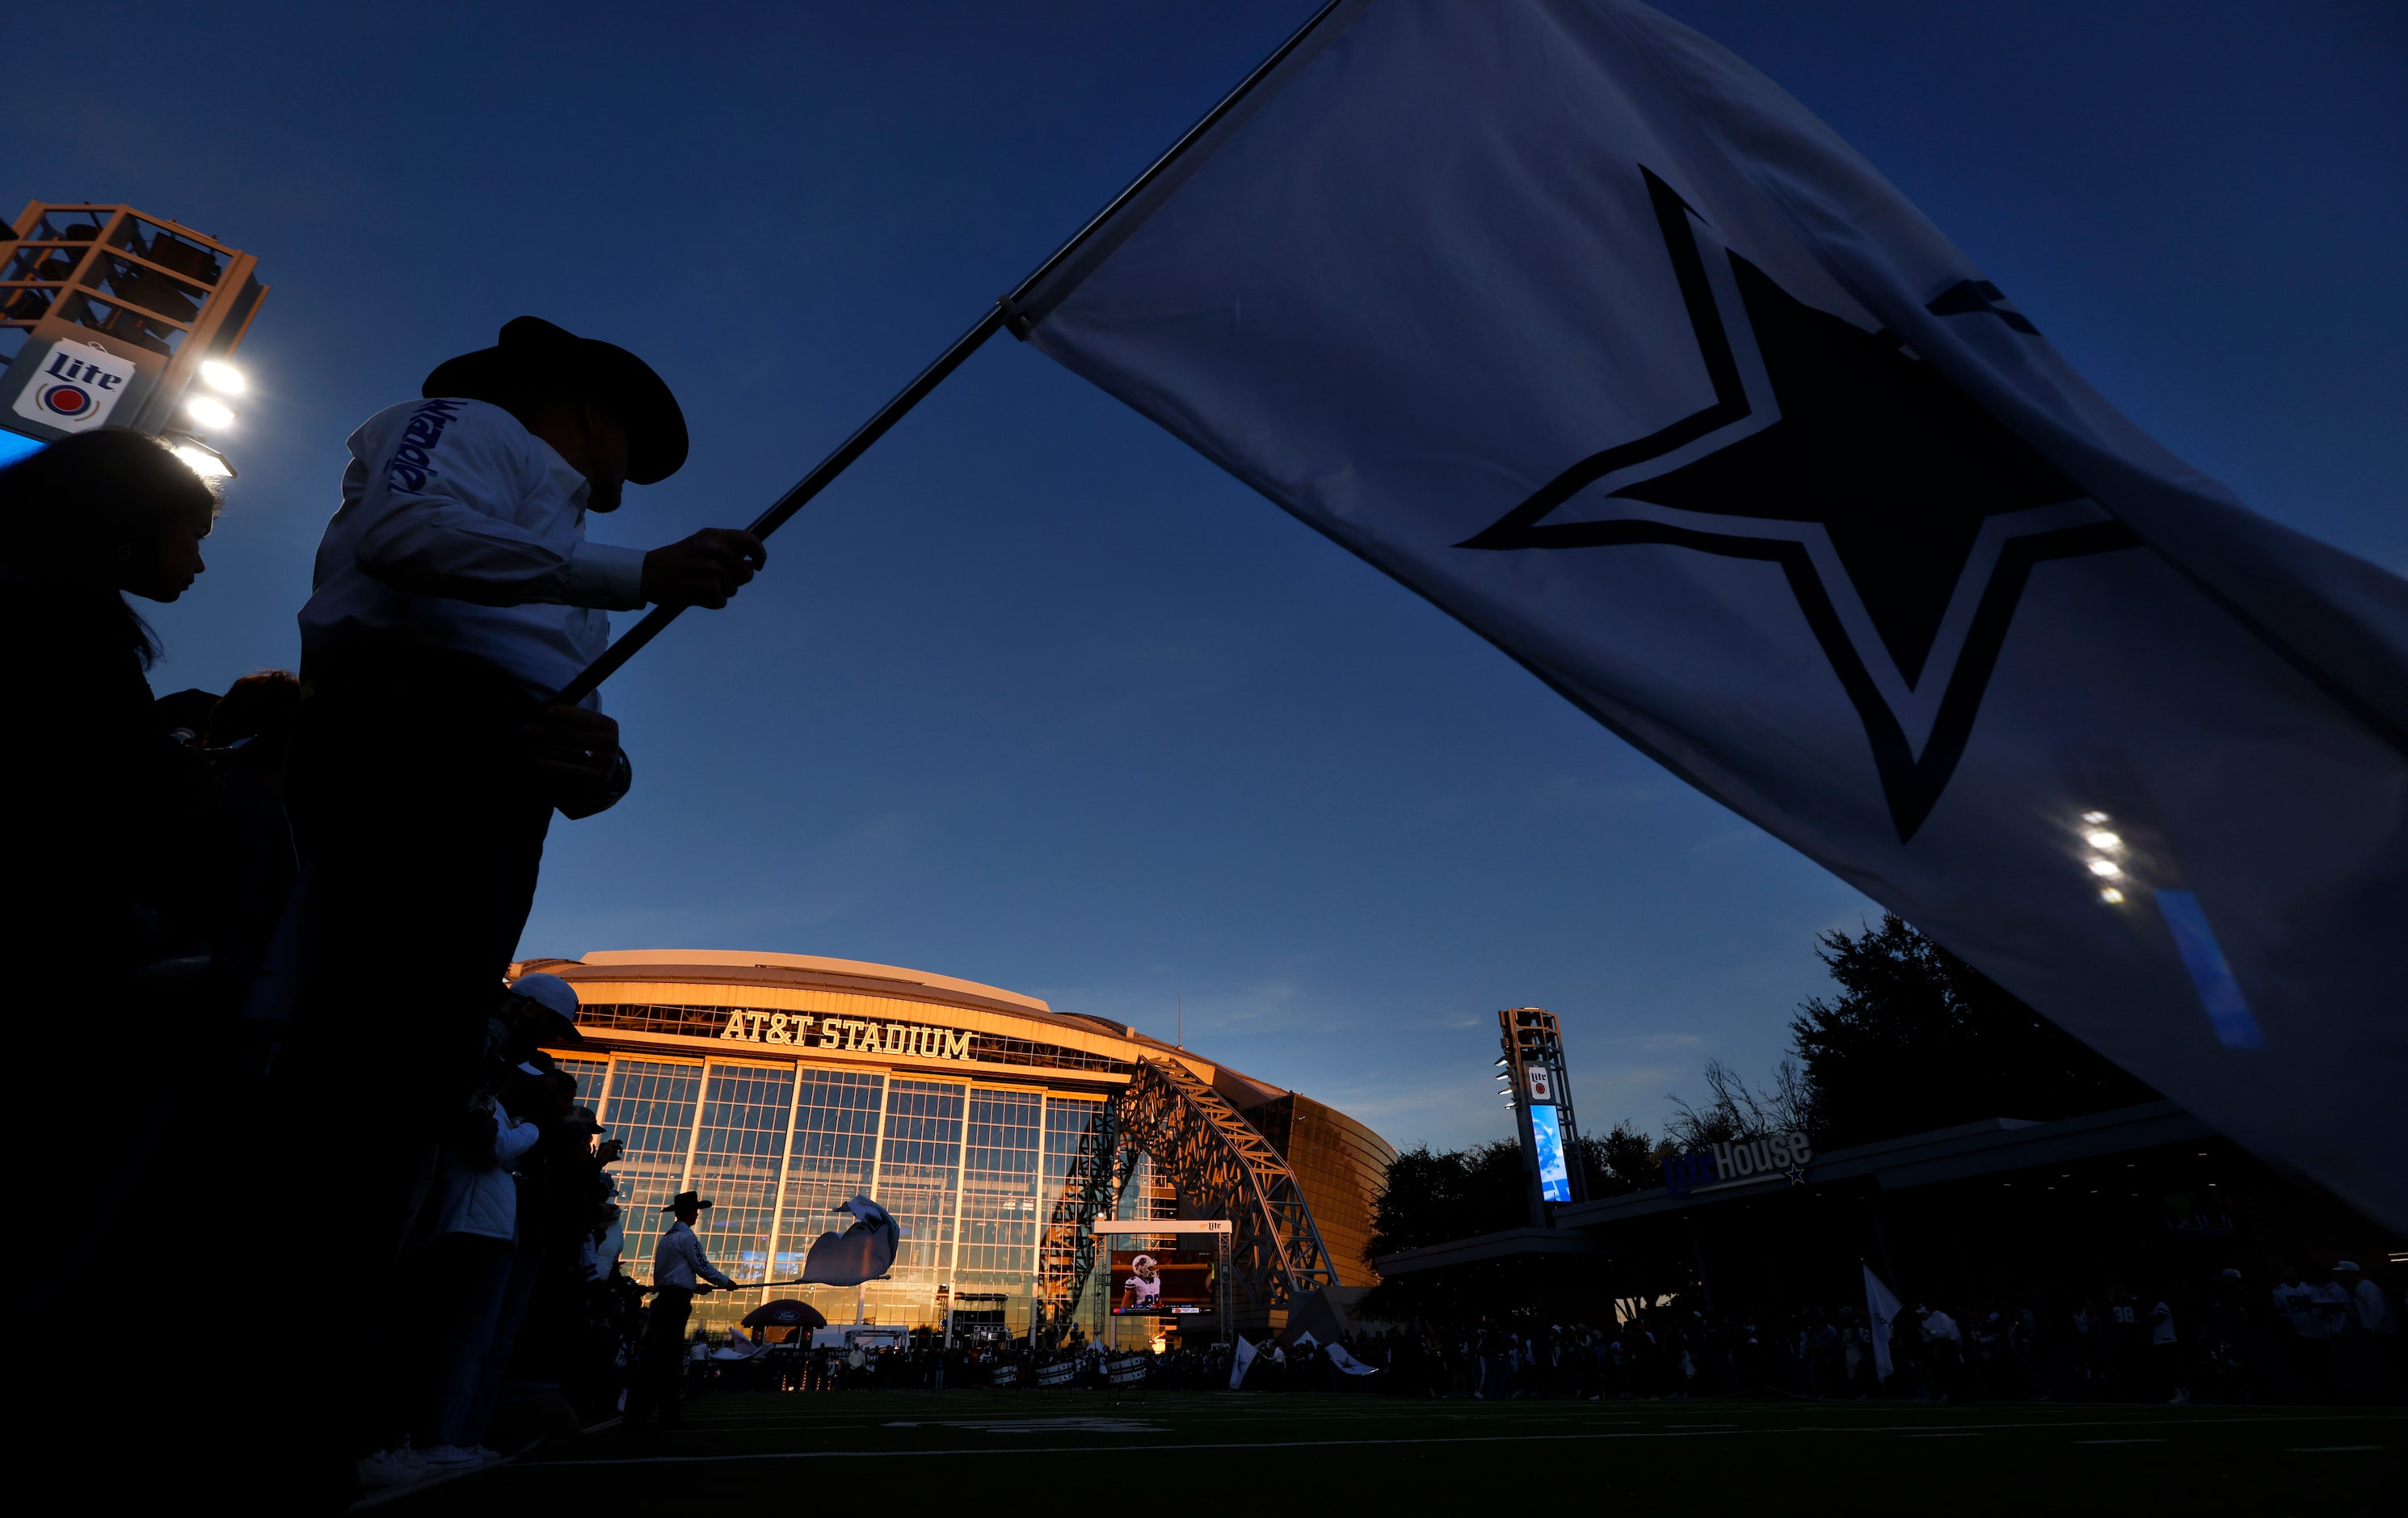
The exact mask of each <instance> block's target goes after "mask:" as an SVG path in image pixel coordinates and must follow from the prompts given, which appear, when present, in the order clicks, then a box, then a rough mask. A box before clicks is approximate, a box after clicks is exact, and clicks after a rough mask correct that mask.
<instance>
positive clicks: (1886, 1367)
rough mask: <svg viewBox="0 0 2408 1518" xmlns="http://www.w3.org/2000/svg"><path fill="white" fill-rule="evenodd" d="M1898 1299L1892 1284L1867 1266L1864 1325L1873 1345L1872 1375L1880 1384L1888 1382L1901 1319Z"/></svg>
mask: <svg viewBox="0 0 2408 1518" xmlns="http://www.w3.org/2000/svg"><path fill="white" fill-rule="evenodd" d="M1898 1317H1899V1301H1898V1297H1897V1296H1896V1295H1895V1294H1893V1293H1892V1292H1891V1291H1890V1289H1889V1283H1888V1282H1887V1281H1885V1280H1883V1279H1881V1278H1880V1277H1879V1276H1876V1275H1874V1274H1873V1267H1872V1266H1871V1265H1867V1266H1865V1321H1866V1323H1868V1324H1869V1325H1870V1326H1869V1328H1868V1329H1867V1332H1868V1334H1869V1335H1870V1336H1871V1339H1872V1342H1873V1374H1874V1376H1875V1378H1876V1379H1878V1380H1881V1381H1887V1380H1889V1372H1890V1358H1889V1337H1890V1335H1891V1334H1892V1333H1893V1332H1895V1331H1896V1329H1897V1326H1898Z"/></svg>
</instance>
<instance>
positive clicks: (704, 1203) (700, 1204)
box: [661, 1192, 710, 1212]
mask: <svg viewBox="0 0 2408 1518" xmlns="http://www.w3.org/2000/svg"><path fill="white" fill-rule="evenodd" d="M709 1206H710V1198H709V1197H707V1196H697V1195H696V1194H695V1193H693V1192H680V1193H677V1194H676V1195H675V1196H672V1197H670V1198H669V1205H668V1206H667V1207H663V1208H661V1210H662V1211H663V1212H675V1211H676V1210H677V1209H678V1208H680V1207H692V1208H694V1209H695V1211H696V1212H699V1211H701V1210H702V1209H703V1208H704V1207H709Z"/></svg>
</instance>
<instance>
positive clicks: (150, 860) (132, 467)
mask: <svg viewBox="0 0 2408 1518" xmlns="http://www.w3.org/2000/svg"><path fill="white" fill-rule="evenodd" d="M217 511H218V500H217V497H216V496H215V495H214V494H213V493H212V492H211V491H210V489H209V487H208V485H207V484H203V483H202V481H201V479H200V477H199V476H198V475H196V474H194V473H193V471H192V470H190V469H189V468H187V467H186V466H185V465H184V464H183V462H182V461H181V460H179V459H178V458H177V457H176V455H174V454H172V453H170V452H168V450H167V449H166V448H165V446H164V445H163V444H161V443H160V442H159V441H157V440H155V439H152V438H150V437H147V436H145V435H144V434H142V433H139V432H133V431H128V430H125V429H123V428H117V427H105V428H100V429H96V430H94V431H91V432H84V433H79V434H78V435H76V436H74V437H69V438H65V439H62V440H60V441H57V442H54V443H52V444H50V446H49V447H47V448H45V449H43V450H42V451H41V452H39V453H37V454H34V455H29V456H27V457H25V458H23V459H21V460H19V461H18V462H17V463H15V464H12V465H10V466H8V467H7V469H5V470H0V647H5V649H6V650H7V654H6V658H7V688H8V691H9V695H10V698H11V702H12V704H13V705H14V706H15V708H16V710H17V711H18V713H19V714H20V716H21V722H20V726H19V730H18V731H17V732H16V733H15V734H13V735H12V737H11V738H10V741H9V742H8V744H7V745H6V746H7V754H8V767H9V776H8V778H9V784H8V787H7V795H8V797H9V801H10V806H11V811H12V814H13V818H14V820H13V822H12V828H11V836H10V849H9V855H10V858H9V863H10V866H11V869H10V873H11V875H12V876H13V877H14V879H15V881H16V883H17V886H18V889H17V890H16V891H15V892H14V893H13V894H14V896H15V907H14V921H15V923H16V925H17V928H18V931H21V932H24V933H25V934H26V939H25V942H26V943H27V944H29V945H36V946H38V947H39V952H38V953H35V954H28V955H27V956H25V957H24V960H23V961H22V962H25V963H27V964H29V966H31V967H32V968H33V969H34V971H35V973H36V974H37V975H39V974H41V973H42V969H43V967H44V966H53V967H56V969H57V971H58V972H59V973H60V974H61V975H63V976H64V975H72V976H73V977H74V980H75V985H76V992H75V998H74V1000H75V1003H76V1005H80V1006H81V1007H82V1008H83V1009H84V1013H83V1018H79V1019H57V1018H46V1017H36V1018H30V1019H21V1020H22V1023H23V1025H24V1027H25V1029H26V1031H27V1035H28V1036H30V1037H32V1038H33V1039H34V1040H35V1047H34V1048H32V1049H30V1050H27V1051H26V1055H27V1061H28V1067H29V1068H35V1069H40V1068H46V1067H49V1061H48V1059H47V1058H46V1057H47V1056H55V1061H56V1064H57V1065H58V1067H62V1068H64V1067H66V1066H67V1065H69V1064H71V1063H74V1062H75V1061H76V1060H77V1059H78V1058H79V1055H77V1054H76V1053H75V1052H74V1050H73V1047H72V1046H71V1045H69V1044H68V1043H67V1042H66V1039H67V1038H68V1036H69V1035H70V1034H72V1033H73V1031H74V1030H75V1029H76V1028H77V1027H79V1026H86V1025H88V1024H87V1023H85V1021H84V1019H85V1018H97V1019H100V1020H101V1023H102V1025H104V1026H120V1025H128V1026H130V1025H132V1016H133V1014H135V1013H136V1012H137V1011H138V1010H140V1009H144V1008H148V1009H150V1010H152V1011H162V1012H164V1011H168V1010H171V1009H177V1008H179V1007H180V1006H181V1005H183V1003H184V1001H185V999H186V998H187V997H188V996H189V995H190V993H191V991H192V990H193V987H194V986H195V984H196V983H197V982H198V981H199V980H200V979H201V978H202V976H203V975H204V974H205V972H206V970H207V968H208V964H209V960H210V955H209V946H208V941H207V939H206V937H205V936H204V935H203V933H202V932H201V930H200V918H201V916H202V914H201V912H200V910H199V901H200V898H201V896H202V894H203V892H202V891H201V890H200V889H199V888H198V885H197V882H196V881H195V879H194V878H193V875H192V873H191V866H192V864H193V848H192V846H191V845H192V843H193V834H194V830H195V829H196V828H198V827H199V826H201V825H202V824H203V821H204V819H205V817H206V812H207V806H208V775H207V771H206V767H205V766H204V765H203V764H202V763H201V761H200V760H199V759H198V757H197V755H195V754H194V753H193V752H192V751H191V750H188V749H186V748H184V747H182V746H180V745H178V744H177V743H176V742H175V741H174V740H173V739H172V738H170V737H169V736H168V732H167V728H166V725H165V722H164V720H163V719H162V718H161V716H160V714H159V712H158V710H157V709H156V707H155V705H154V703H153V701H152V699H151V692H150V682H149V680H148V679H147V678H146V672H147V671H148V670H149V669H150V666H151V664H152V663H153V662H155V661H156V660H157V658H158V657H159V643H158V640H157V639H156V638H155V637H154V636H153V635H152V633H151V631H150V626H149V625H148V624H147V623H145V622H144V621H143V620H142V618H141V616H140V614H137V613H136V611H135V610H134V607H133V605H132V604H131V603H130V602H129V600H127V598H128V597H139V598H141V599H143V600H153V601H161V602H165V601H172V600H176V599H177V598H178V597H179V596H181V595H183V593H184V592H185V591H186V590H189V589H190V588H192V586H193V581H194V579H196V578H197V577H198V576H199V575H200V574H201V572H202V571H203V570H204V569H205V568H206V566H205V565H204V563H203V562H202V558H201V540H202V539H203V538H206V537H208V532H209V528H210V526H211V525H212V524H213V523H214V521H215V520H216V517H217ZM26 717H31V718H33V721H32V722H30V723H27V722H25V721H24V720H22V719H23V718H26ZM26 1000H27V1005H35V1006H39V1005H51V1004H50V1003H49V1001H48V998H46V997H45V996H43V995H41V994H39V993H38V990H36V994H33V995H30V996H29V997H28V998H27V999H26ZM95 1003H97V1004H98V1005H94V1004H95ZM57 1005H66V1004H65V1001H64V1000H62V1002H61V1003H59V1004H57ZM120 1019H124V1020H123V1022H121V1020H120ZM53 1040H55V1042H53ZM79 1126H80V1125H79ZM96 1136H97V1137H98V1138H99V1139H100V1140H101V1141H102V1142H103V1143H104V1144H105V1145H108V1144H115V1143H118V1142H120V1141H122V1142H123V1143H124V1144H125V1145H127V1146H129V1147H128V1148H126V1149H125V1151H124V1152H122V1153H114V1154H104V1155H99V1156H95V1155H93V1153H91V1152H90V1151H86V1152H85V1153H84V1154H83V1155H81V1156H80V1157H79V1165H80V1167H81V1168H82V1169H83V1172H84V1174H85V1176H86V1177H87V1180H86V1181H85V1182H84V1183H83V1184H81V1185H79V1186H77V1187H75V1188H73V1189H72V1190H73V1193H74V1198H73V1202H72V1204H71V1205H70V1206H69V1207H68V1208H67V1213H68V1215H67V1216H66V1218H65V1220H64V1229H65V1236H66V1244H67V1259H68V1263H69V1265H70V1267H71V1268H72V1266H73V1265H76V1264H78V1263H79V1262H80V1261H81V1260H82V1259H84V1258H85V1257H86V1256H87V1255H96V1254H98V1253H99V1252H101V1251H104V1250H105V1249H106V1248H107V1246H106V1244H105V1242H104V1237H105V1235H106V1232H107V1228H108V1220H109V1219H110V1217H111V1216H112V1215H113V1214H114V1213H115V1211H116V1210H117V1208H118V1207H119V1205H120V1204H121V1202H122V1194H121V1193H122V1192H123V1191H124V1189H125V1184H126V1179H127V1178H128V1177H129V1176H130V1167H131V1166H132V1165H134V1164H137V1163H138V1161H139V1150H140V1149H143V1148H147V1145H148V1137H147V1136H146V1135H144V1134H143V1133H140V1132H137V1131H136V1127H134V1126H131V1125H127V1124H122V1123H121V1124H115V1125H111V1126H110V1127H109V1129H108V1133H107V1134H105V1135H96ZM54 1226H56V1225H54Z"/></svg>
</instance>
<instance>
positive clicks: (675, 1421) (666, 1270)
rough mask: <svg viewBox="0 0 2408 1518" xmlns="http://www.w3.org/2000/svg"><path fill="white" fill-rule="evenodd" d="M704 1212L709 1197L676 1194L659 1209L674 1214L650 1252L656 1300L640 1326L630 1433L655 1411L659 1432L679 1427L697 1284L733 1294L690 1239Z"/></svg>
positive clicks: (729, 1282)
mask: <svg viewBox="0 0 2408 1518" xmlns="http://www.w3.org/2000/svg"><path fill="white" fill-rule="evenodd" d="M709 1206H710V1198H708V1197H698V1196H696V1195H695V1193H692V1192H680V1193H677V1195H676V1197H675V1198H674V1199H672V1200H671V1201H670V1203H669V1205H668V1206H667V1207H663V1208H661V1210H662V1211H663V1212H673V1213H675V1214H677V1221H676V1222H673V1223H670V1224H669V1226H668V1230H667V1232H666V1233H664V1234H662V1235H661V1243H660V1248H658V1249H656V1250H654V1251H652V1290H653V1291H654V1292H656V1293H658V1295H656V1296H654V1297H653V1298H652V1320H651V1321H650V1322H649V1323H646V1324H645V1325H644V1343H643V1350H642V1353H641V1357H640V1359H639V1360H638V1370H637V1373H636V1386H635V1390H634V1392H633V1394H632V1395H629V1396H628V1398H627V1421H626V1424H625V1427H626V1429H627V1431H628V1432H630V1433H638V1432H640V1431H642V1429H643V1427H644V1425H645V1424H647V1423H648V1422H649V1421H650V1420H651V1418H652V1411H653V1410H654V1409H655V1408H657V1409H658V1410H660V1418H661V1426H662V1427H663V1428H676V1427H679V1426H681V1422H682V1420H681V1419H680V1417H679V1416H678V1404H679V1402H680V1401H681V1394H682V1393H683V1392H684V1390H685V1323H686V1314H687V1313H688V1312H690V1311H691V1310H692V1309H693V1308H694V1299H695V1294H696V1293H697V1292H705V1291H709V1290H710V1287H707V1286H704V1285H703V1284H702V1281H704V1280H708V1281H710V1283H711V1285H713V1286H716V1287H718V1288H719V1289H720V1290H721V1291H723V1292H732V1291H734V1290H735V1289H736V1283H735V1282H734V1281H732V1280H730V1279H727V1278H726V1277H725V1276H724V1275H722V1274H720V1272H719V1269H718V1267H717V1266H715V1265H712V1264H711V1263H710V1259H709V1258H708V1257H707V1256H705V1255H704V1254H703V1252H702V1240H700V1239H698V1238H696V1237H695V1236H694V1220H695V1219H696V1218H698V1217H700V1216H702V1209H703V1208H705V1207H709ZM697 1277H699V1278H700V1279H696V1278H697Z"/></svg>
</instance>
